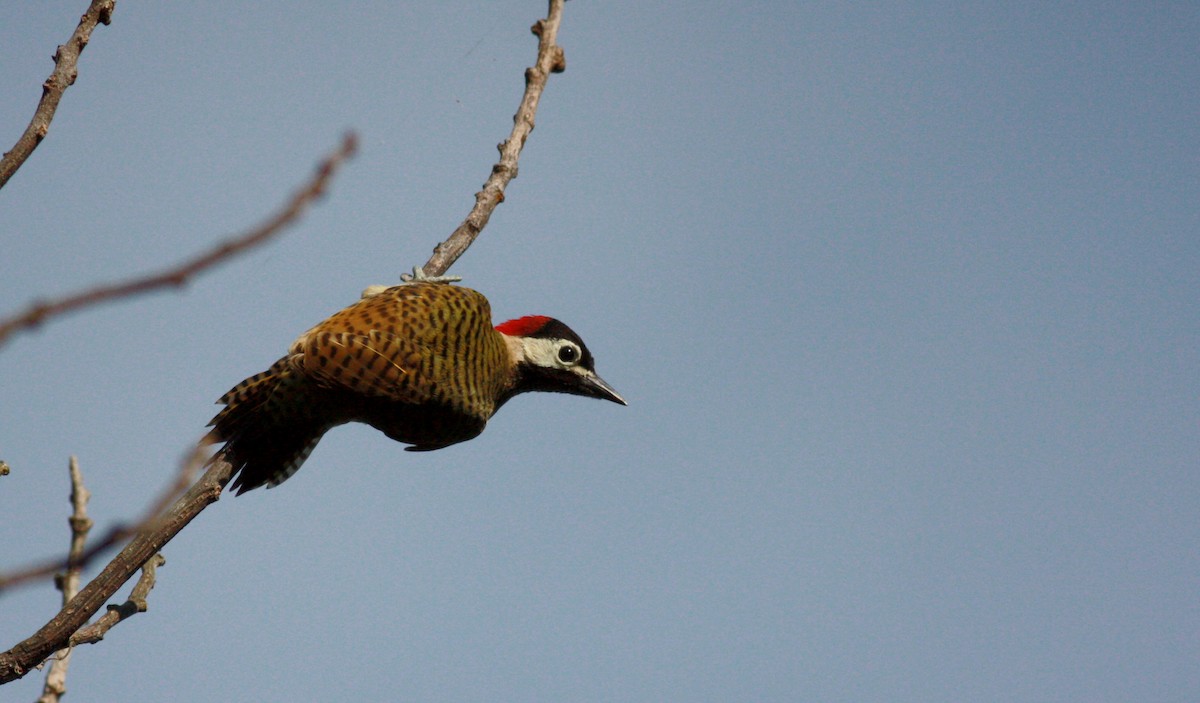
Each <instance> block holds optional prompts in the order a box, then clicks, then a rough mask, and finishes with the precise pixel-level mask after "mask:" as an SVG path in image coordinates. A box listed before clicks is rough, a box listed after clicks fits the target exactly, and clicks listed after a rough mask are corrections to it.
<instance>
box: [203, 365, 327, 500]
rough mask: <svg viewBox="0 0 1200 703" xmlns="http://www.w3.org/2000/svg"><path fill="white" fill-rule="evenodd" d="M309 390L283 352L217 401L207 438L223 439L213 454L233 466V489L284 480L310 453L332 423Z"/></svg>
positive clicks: (239, 490)
mask: <svg viewBox="0 0 1200 703" xmlns="http://www.w3.org/2000/svg"><path fill="white" fill-rule="evenodd" d="M312 395H313V392H312V391H311V389H309V388H308V387H307V386H306V385H305V382H304V381H303V380H302V379H300V378H298V377H297V376H296V375H295V372H294V371H292V370H291V369H290V368H289V366H288V363H287V358H286V357H284V358H283V359H280V360H279V361H277V362H275V364H274V365H272V366H271V368H269V369H267V370H266V371H263V372H262V373H258V374H255V375H253V376H251V377H250V378H247V379H246V380H244V381H242V382H241V383H239V384H237V385H236V386H234V387H233V388H231V389H230V390H229V392H228V393H226V394H225V395H223V396H221V399H220V400H218V401H217V402H218V403H223V404H224V405H225V408H224V409H223V410H221V412H219V413H217V416H216V417H214V418H213V419H212V422H210V423H208V424H209V426H210V427H212V431H211V432H209V434H208V437H207V438H206V439H207V441H208V442H210V443H213V444H216V443H220V442H224V443H225V446H224V447H222V448H221V450H220V451H219V452H217V454H216V455H215V457H214V460H215V459H217V458H222V459H225V460H226V461H228V462H229V463H230V465H232V466H233V471H234V476H235V477H236V478H235V480H234V481H233V484H232V489H233V490H235V491H237V493H238V494H239V495H240V494H242V493H245V492H246V491H249V490H253V489H255V488H258V487H259V486H264V485H265V486H268V487H270V486H277V485H279V484H280V483H283V482H284V481H286V480H287V479H288V477H290V476H291V475H292V474H294V473H296V471H297V470H298V469H299V468H300V465H301V464H303V463H304V460H305V459H307V458H308V455H309V454H311V453H312V450H313V448H315V447H316V446H317V442H319V441H320V440H321V436H322V435H324V434H325V431H326V430H328V429H329V427H330V426H331V425H329V424H328V420H322V419H318V418H317V414H316V412H315V410H317V408H316V407H315V403H314V401H315V399H314V398H312V397H311V396H312Z"/></svg>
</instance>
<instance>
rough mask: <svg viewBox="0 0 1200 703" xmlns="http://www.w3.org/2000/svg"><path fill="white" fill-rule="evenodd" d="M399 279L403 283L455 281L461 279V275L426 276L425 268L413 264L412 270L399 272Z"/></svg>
mask: <svg viewBox="0 0 1200 703" xmlns="http://www.w3.org/2000/svg"><path fill="white" fill-rule="evenodd" d="M400 280H401V281H404V282H405V283H455V282H458V281H461V280H462V276H426V275H425V269H423V268H421V267H420V266H413V272H412V273H402V274H400Z"/></svg>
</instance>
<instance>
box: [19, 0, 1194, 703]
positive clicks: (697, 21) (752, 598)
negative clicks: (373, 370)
mask: <svg viewBox="0 0 1200 703" xmlns="http://www.w3.org/2000/svg"><path fill="white" fill-rule="evenodd" d="M83 5H84V3H83V2H80V1H77V2H53V3H38V4H36V5H35V4H32V3H5V4H3V5H0V66H2V68H3V70H0V95H3V96H4V97H3V100H0V126H2V127H3V135H0V140H2V141H3V142H4V143H5V144H11V142H12V141H13V140H15V138H16V137H17V135H18V134H19V132H20V130H21V129H22V128H23V126H24V124H25V123H26V122H27V120H28V118H29V115H30V112H31V110H32V108H33V105H34V104H35V102H36V100H37V97H38V95H39V90H40V88H39V86H40V83H41V81H42V80H43V79H44V78H45V76H46V75H47V74H48V73H49V71H50V68H51V64H50V61H49V56H50V54H51V53H52V52H53V47H54V45H55V44H57V43H60V42H62V41H63V40H64V39H65V38H66V37H67V36H68V35H69V33H70V30H71V28H72V27H73V25H74V22H75V20H76V19H77V17H78V15H79V13H80V12H81V11H82V9H83ZM543 11H544V7H543V4H542V3H541V2H503V3H501V2H496V3H486V4H479V3H425V4H417V5H415V6H413V7H408V8H405V7H399V6H398V4H397V3H371V4H366V3H364V4H354V5H349V6H336V5H330V4H329V3H287V4H286V5H284V4H267V3H261V4H250V5H248V4H245V3H212V4H203V3H127V2H122V3H119V5H118V8H117V12H116V15H115V18H114V23H113V24H112V26H110V27H104V28H101V29H100V30H98V31H97V33H96V35H95V36H94V38H93V42H92V44H91V45H90V46H89V47H88V48H87V50H86V51H85V53H84V55H83V59H82V62H81V66H80V72H81V76H80V79H79V82H78V83H77V84H76V85H75V86H74V87H73V88H71V90H70V91H68V93H67V96H66V98H65V100H64V102H63V104H62V106H61V108H60V110H59V115H58V117H57V119H56V121H55V123H54V125H53V127H52V130H51V133H50V137H49V138H48V139H47V141H46V142H45V143H44V144H43V145H42V146H41V147H40V148H39V150H38V151H37V152H36V153H35V155H34V156H33V158H32V159H31V160H30V161H29V163H27V164H26V166H25V167H24V168H23V169H22V170H21V171H20V173H19V174H18V175H17V176H16V177H15V178H14V179H13V180H12V181H11V182H10V183H9V184H8V186H7V187H6V188H5V189H4V190H3V191H0V242H2V243H3V254H2V256H0V262H2V263H0V272H2V278H0V297H2V298H3V300H5V301H6V303H5V305H4V308H5V309H6V310H11V309H15V308H17V307H18V306H20V305H22V304H24V303H25V302H27V301H28V300H30V299H31V298H33V297H35V296H43V295H53V294H56V293H60V292H65V291H69V290H73V289H76V288H78V287H80V286H83V285H87V284H90V283H94V282H98V281H104V280H111V279H114V278H120V277H123V276H126V275H129V274H132V273H136V272H140V271H146V270H149V269H152V268H154V267H157V266H159V265H161V264H163V263H165V262H169V261H173V260H176V259H178V258H180V257H182V256H184V255H186V254H188V253H191V252H196V251H199V250H200V249H202V248H204V247H206V246H208V245H209V244H211V243H212V242H213V241H215V240H217V239H218V238H221V237H223V236H226V235H228V234H230V233H232V232H235V231H238V230H240V229H242V228H244V227H245V226H247V225H248V224H250V223H252V222H255V221H256V220H257V219H259V218H261V217H262V216H263V215H265V214H266V213H267V212H268V211H269V210H270V209H271V208H273V207H274V206H275V205H276V204H277V203H279V202H280V201H281V200H282V198H283V197H284V196H285V195H286V194H287V193H288V192H289V191H290V189H291V188H293V187H294V186H295V185H296V184H298V183H299V182H300V181H301V180H303V178H305V177H306V176H307V174H308V173H309V172H310V169H311V168H312V166H313V164H314V163H315V161H316V159H317V158H318V157H319V155H320V154H321V153H323V152H325V151H327V150H328V149H330V148H331V147H332V146H333V145H334V144H335V143H336V141H337V139H338V138H339V135H340V134H341V133H342V131H343V130H345V129H347V128H354V129H356V130H357V131H358V132H359V134H360V136H361V139H362V151H361V155H360V156H359V157H358V158H357V159H356V160H355V161H354V162H353V163H352V164H350V165H349V167H348V168H347V169H346V170H345V171H344V172H343V173H342V175H340V176H339V177H338V179H337V181H336V183H335V185H334V188H333V190H332V192H331V193H330V194H329V196H328V197H327V198H326V199H325V200H324V201H323V202H322V203H321V204H320V206H319V207H318V208H317V209H315V210H314V211H313V212H312V214H311V215H310V216H309V217H308V218H307V219H305V220H304V222H303V224H302V225H301V226H300V227H298V228H296V229H294V230H292V231H290V232H289V233H288V234H287V235H286V237H285V238H283V239H282V240H280V241H278V242H277V243H274V244H272V245H270V246H268V247H266V248H265V249H262V250H259V251H257V252H255V253H253V254H252V255H250V256H247V257H245V258H243V259H240V260H238V261H237V262H236V263H233V264H231V265H229V266H226V267H225V268H222V269H220V270H218V271H216V272H215V273H212V274H210V275H208V276H206V277H204V278H203V279H200V280H198V281H197V282H196V283H195V284H194V285H192V286H190V287H189V288H188V289H187V290H186V291H184V292H183V293H182V294H161V295H155V296H152V297H148V298H145V299H141V300H138V301H136V302H132V303H129V304H125V305H120V306H113V307H106V308H103V309H99V310H96V311H93V312H91V313H89V314H86V315H79V316H74V317H71V318H68V319H65V320H61V321H58V322H55V323H54V324H51V325H48V326H46V327H45V328H44V329H42V330H40V331H37V332H35V333H33V334H26V335H23V336H21V337H19V338H17V339H16V340H15V341H13V342H12V343H11V344H9V345H8V346H6V347H5V348H4V349H3V350H0V384H2V385H0V388H2V390H3V399H2V401H0V458H2V459H4V460H6V461H8V462H9V463H10V464H12V466H13V469H14V473H13V474H12V475H11V476H8V477H6V478H4V479H2V480H0V515H3V521H2V525H0V564H3V565H11V564H13V563H18V562H21V561H24V560H25V559H26V558H29V557H32V556H35V555H45V554H49V553H54V552H57V551H60V550H61V549H62V548H64V547H65V544H66V525H65V516H66V512H67V509H68V506H67V503H66V500H65V496H66V487H67V484H66V471H65V467H66V457H67V455H68V454H70V453H75V454H77V455H79V457H80V460H81V462H82V465H83V468H84V470H85V472H86V475H87V478H88V482H89V485H90V487H91V488H92V490H93V491H94V493H95V496H94V498H93V501H92V514H93V516H94V517H95V518H96V519H97V520H98V522H99V523H100V524H101V525H105V524H109V523H111V522H112V521H114V520H118V519H122V518H126V517H128V516H130V515H134V514H136V513H137V512H138V511H139V510H140V509H141V508H142V507H143V506H144V505H145V503H146V502H147V501H148V500H149V499H150V497H151V496H153V495H155V494H156V493H157V491H158V490H159V489H160V487H161V486H162V485H163V484H164V482H165V481H167V480H168V478H169V476H170V475H171V472H172V470H173V467H174V466H175V464H176V462H177V460H178V458H179V457H180V456H181V455H182V454H183V452H184V451H185V449H186V447H187V445H188V443H189V441H191V440H193V439H194V438H195V437H197V436H198V435H199V433H200V432H201V430H202V428H203V426H204V424H205V423H206V422H207V421H208V419H209V418H210V417H211V415H212V413H213V412H214V410H215V407H214V406H213V405H212V402H213V401H214V400H215V399H216V398H217V397H218V396H219V395H221V393H223V392H224V391H225V390H226V389H227V388H228V387H229V386H231V385H232V384H234V383H236V382H237V381H238V380H240V379H241V378H243V377H244V376H246V375H249V374H251V373H254V372H256V371H259V370H261V369H262V368H264V367H265V366H266V365H268V364H269V363H270V362H271V361H273V360H274V359H275V358H277V357H278V356H279V354H280V353H281V352H282V351H283V350H284V349H286V347H287V344H288V343H289V342H290V341H291V339H292V338H293V337H294V336H295V335H296V334H298V333H299V332H301V331H303V330H304V329H306V328H307V327H308V326H309V325H311V324H312V323H314V322H315V321H317V320H319V319H320V318H322V317H323V316H324V315H326V314H328V313H329V312H331V311H333V310H335V309H337V308H338V307H340V306H342V305H344V304H346V303H348V302H350V301H352V300H354V299H355V297H356V296H357V294H358V292H359V291H360V290H361V289H362V288H363V287H364V286H366V285H368V284H373V283H380V282H390V281H394V280H395V279H396V277H397V275H398V274H399V273H400V272H401V271H402V270H404V269H405V268H406V267H408V266H411V265H412V264H414V263H419V262H420V261H423V260H424V259H425V257H426V256H427V254H428V252H429V250H430V248H431V247H432V245H433V244H434V243H435V242H436V241H438V240H440V239H442V238H444V236H445V235H446V234H447V233H448V232H449V231H450V230H451V229H452V228H453V227H454V226H455V225H456V224H457V223H458V222H459V220H460V219H461V218H462V216H463V215H464V214H465V213H466V211H467V209H468V208H469V206H470V204H471V202H472V199H471V196H472V194H473V193H474V192H475V190H476V189H477V188H478V186H479V184H480V183H482V181H483V179H484V177H485V176H486V174H487V170H488V168H489V166H490V164H491V163H492V161H493V160H494V158H495V151H494V148H493V147H494V144H495V143H496V142H497V141H499V140H500V139H501V138H502V137H503V136H504V135H505V134H506V133H507V130H508V127H509V124H510V123H509V118H510V116H511V115H512V113H513V110H514V108H515V106H516V102H517V99H518V97H519V92H520V90H521V87H522V78H521V73H522V70H523V69H524V67H525V66H526V65H528V64H529V62H530V61H531V59H532V55H533V50H534V43H533V39H532V37H531V36H530V35H529V34H528V26H529V25H530V24H531V23H532V22H533V20H534V19H536V18H537V17H538V16H540V14H541V13H542V12H543ZM1197 36H1200V13H1198V12H1197V9H1196V8H1195V7H1194V6H1192V5H1188V4H1186V3H1182V4H1168V5H1164V4H1156V5H1142V4H1129V3H1084V4H1075V5H1070V6H1061V5H1060V6H1046V5H1045V4H1038V3H1025V4H1013V3H1007V4H1004V5H1003V6H1001V5H997V4H994V3H970V4H950V3H947V4H941V3H939V4H933V3H892V4H889V5H887V6H886V7H872V6H863V7H847V6H845V5H844V4H840V3H829V4H818V5H807V4H799V3H796V4H792V3H771V4H769V3H759V4H755V3H751V4H747V3H644V2H589V1H583V0H580V1H577V2H572V3H570V4H569V5H568V7H567V12H566V19H565V22H564V26H563V29H562V33H561V36H560V40H561V43H562V44H563V46H564V47H565V49H566V53H567V62H568V70H567V72H566V73H565V74H563V75H561V76H555V77H554V78H553V79H552V81H551V84H550V87H549V89H548V91H547V93H546V95H545V98H544V100H543V103H542V109H541V111H540V112H539V115H538V123H537V125H538V126H537V129H536V130H535V132H534V133H533V136H532V137H531V139H530V141H529V144H528V148H527V150H526V152H525V154H524V156H523V158H522V161H521V173H520V177H519V178H518V179H517V180H516V181H515V182H514V183H513V185H512V187H511V188H510V190H509V192H508V200H507V202H506V203H504V204H503V205H502V206H500V208H499V210H498V211H497V213H496V215H495V217H494V218H493V219H492V222H491V224H490V225H489V227H488V229H487V230H486V232H485V234H484V236H483V237H482V238H481V239H480V240H479V241H478V243H477V244H476V245H475V246H474V247H473V248H472V249H471V250H470V252H469V253H468V254H467V256H466V257H465V258H464V259H462V260H461V261H460V262H459V264H458V265H457V266H456V268H455V272H456V273H459V274H462V275H464V276H466V277H467V281H466V283H467V284H469V285H471V286H473V287H475V288H477V289H479V290H481V291H483V292H484V293H485V294H487V295H488V296H489V298H490V299H491V301H492V304H493V308H494V310H495V311H496V315H497V316H499V317H512V316H517V315H521V314H528V313H545V314H552V315H556V316H558V317H560V318H562V319H564V320H565V321H567V322H568V323H569V324H570V325H572V326H573V327H574V328H575V329H576V330H577V331H578V332H579V333H580V334H581V335H583V337H584V338H585V339H586V340H587V341H588V343H589V346H590V347H591V348H592V350H593V352H594V353H595V354H596V357H597V359H598V369H599V370H600V372H601V374H602V375H603V376H604V377H605V378H606V379H608V380H609V381H610V382H612V383H613V384H614V385H615V386H616V387H617V388H618V389H619V390H620V391H621V392H622V393H623V394H624V395H625V396H626V397H627V398H628V399H629V400H630V407H628V408H619V407H617V406H614V405H611V404H602V403H598V402H591V401H587V400H584V399H580V398H572V397H565V396H561V397H560V396H539V397H522V398H520V399H518V400H516V401H514V402H513V403H511V404H509V405H508V406H506V407H505V408H504V410H503V411H502V412H501V413H500V414H499V415H498V416H497V417H496V418H495V420H494V421H493V422H492V424H491V425H490V426H489V428H488V430H487V431H486V432H485V433H484V434H483V435H482V436H481V437H479V438H478V439H476V440H473V441H472V442H469V443H467V444H463V445H460V446H457V447H454V448H451V449H447V450H444V451H440V452H434V453H430V454H422V455H413V454H406V453H404V452H402V451H401V446H400V445H398V444H395V443H392V442H390V441H389V440H387V439H386V438H384V437H383V436H382V435H379V434H378V433H376V432H374V431H373V430H370V429H367V428H361V427H347V428H341V429H338V430H336V431H334V432H332V433H331V434H330V435H329V436H328V437H327V438H326V439H325V440H324V441H323V442H322V443H321V445H320V446H319V447H318V449H317V451H316V452H315V453H314V454H313V456H312V458H311V459H310V460H309V462H308V463H307V464H306V465H305V467H304V468H303V470H302V471H301V472H300V473H299V474H298V475H297V476H296V477H295V478H294V479H292V480H291V481H289V482H288V483H287V484H285V485H284V486H283V487H281V488H279V489H276V490H271V491H258V492H255V493H254V494H249V495H247V496H243V497H241V498H238V499H236V500H235V499H226V500H222V501H221V502H220V503H218V504H217V505H215V506H213V507H212V508H210V509H209V510H207V511H206V512H205V513H204V514H203V515H202V516H201V517H200V518H199V520H198V521H197V522H196V523H195V524H193V525H192V526H190V527H189V528H188V529H187V530H185V531H184V533H183V534H182V535H181V536H180V537H179V538H178V539H176V540H175V541H174V542H172V543H171V544H170V545H169V547H168V548H167V550H166V555H167V558H168V564H167V566H166V567H165V568H164V569H163V570H162V572H161V579H160V583H159V586H158V588H157V589H156V590H155V592H154V594H153V596H152V598H151V611H150V612H149V613H148V614H146V615H144V616H140V617H138V618H137V619H135V620H133V621H130V622H128V623H126V624H124V625H122V626H121V627H119V628H117V629H116V630H114V631H113V632H112V633H111V635H110V636H109V638H108V639H107V640H106V641H105V642H104V643H103V644H101V645H99V646H96V647H89V648H86V649H84V650H82V651H81V652H80V653H79V656H78V657H77V658H76V659H75V660H74V662H73V664H72V671H71V694H70V698H71V700H73V701H91V700H97V701H98V700H122V699H125V700H129V699H146V700H153V699H163V698H168V697H169V698H171V699H175V700H214V699H235V700H236V699H250V698H255V699H259V698H278V699H300V700H331V699H334V700H336V699H344V698H348V697H352V696H356V697H362V698H384V699H401V700H589V701H591V700H614V701H616V700H620V701H659V700H678V701H697V700H713V701H718V700H779V701H783V700H789V701H790V700H878V701H960V700H976V701H988V700H994V701H1011V700H1056V701H1066V700H1079V701H1083V700H1087V701H1096V700H1158V701H1172V700H1178V701H1193V700H1196V698H1197V697H1198V696H1200V674H1198V673H1197V671H1200V669H1198V668H1197V666H1196V662H1197V657H1198V655H1200V611H1198V610H1197V605H1196V603H1197V601H1196V589H1197V584H1198V583H1200V559H1198V558H1197V554H1196V545H1197V544H1200V507H1198V506H1200V501H1198V498H1200V495H1198V479H1197V477H1196V469H1197V463H1198V462H1197V459H1198V458H1200V431H1198V430H1200V380H1198V379H1200V351H1198V350H1200V311H1198V306H1197V298H1198V295H1197V293H1198V291H1197V279H1198V274H1197V272H1198V271H1200V234H1198V233H1200V206H1198V204H1197V203H1198V202H1200V201H1198V199H1197V193H1200V160H1198V159H1197V157H1196V155H1197V149H1198V147H1200V122H1198V121H1197V119H1196V115H1197V114H1200V104H1198V103H1200V101H1198V99H1197V87H1196V86H1198V85H1200V58H1198V54H1197V52H1196V38H1197ZM55 597H56V593H54V592H53V591H52V590H51V588H50V587H49V586H48V585H47V586H44V587H39V588H33V589H26V590H23V591H21V592H19V593H16V594H10V595H6V596H4V597H3V599H0V637H2V639H3V642H0V644H4V645H8V644H11V643H12V642H14V641H16V640H17V639H19V638H20V637H23V636H24V635H26V634H27V633H29V632H31V631H32V630H33V629H35V628H36V626H38V625H40V624H41V623H42V622H44V620H45V619H46V617H47V616H48V615H49V613H50V612H51V611H52V610H53V608H54V601H55ZM38 678H39V677H37V676H34V675H31V676H29V677H27V679H28V680H27V681H23V682H21V683H19V684H14V685H12V686H10V687H6V689H5V696H4V698H5V699H6V700H7V699H8V697H9V696H10V695H11V696H12V698H13V699H14V700H17V699H22V697H23V698H25V699H32V698H34V697H36V696H35V689H36V688H37V686H39V685H40V683H38Z"/></svg>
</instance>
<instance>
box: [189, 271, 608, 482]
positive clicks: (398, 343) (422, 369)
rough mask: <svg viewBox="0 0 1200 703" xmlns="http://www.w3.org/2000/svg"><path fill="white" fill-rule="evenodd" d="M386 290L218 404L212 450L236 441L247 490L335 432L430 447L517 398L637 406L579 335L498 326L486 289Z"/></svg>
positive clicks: (368, 296) (465, 434)
mask: <svg viewBox="0 0 1200 703" xmlns="http://www.w3.org/2000/svg"><path fill="white" fill-rule="evenodd" d="M416 274H417V275H416V276H415V277H414V276H405V277H404V280H406V281H407V282H405V283H402V284H400V285H397V286H392V287H390V288H382V287H379V286H376V287H374V288H369V289H367V290H366V291H365V292H364V293H363V298H362V299H361V300H359V301H358V302H356V303H354V304H353V305H351V306H349V307H347V308H345V309H343V310H341V311H339V312H337V313H334V314H333V315H331V316H330V317H328V318H327V319H326V320H325V321H323V322H321V323H320V324H318V325H317V326H315V327H313V328H312V329H310V330H308V331H307V332H305V333H304V334H302V335H300V337H299V338H298V339H297V340H296V341H295V342H293V343H292V345H291V347H290V348H289V350H288V353H287V356H284V357H283V358H282V359H280V360H279V361H276V362H275V363H274V364H273V365H272V366H271V368H269V369H267V370H266V371H263V372H262V373H258V374H255V375H253V376H251V377H250V378H247V379H246V380H244V381H242V382H241V383H239V384H237V385H236V386H234V387H233V388H232V389H230V390H229V392H228V393H226V394H225V395H223V396H221V398H220V400H218V401H217V402H218V403H219V404H223V405H224V406H225V407H224V408H223V409H222V410H221V411H220V412H219V413H217V416H216V417H214V418H213V419H212V422H210V423H209V426H210V427H212V431H211V432H210V433H209V435H208V437H207V438H206V441H207V442H208V443H220V442H224V447H223V448H222V449H221V450H220V451H219V452H218V453H217V455H216V457H222V458H224V459H225V460H227V461H228V462H229V463H230V464H231V465H232V466H233V470H234V474H235V476H236V480H235V481H234V483H233V486H232V490H236V491H237V493H238V494H239V495H240V494H242V493H245V492H246V491H249V490H252V489H255V488H258V487H259V486H264V485H265V486H267V487H272V486H277V485H279V484H280V483H283V482H284V481H285V480H287V479H288V478H289V477H290V476H291V475H292V474H294V473H296V471H297V470H298V469H299V468H300V465H301V464H303V463H304V460H305V459H307V458H308V455H309V454H311V453H312V450H313V448H315V447H316V446H317V442H319V441H320V439H321V437H322V436H323V435H324V434H325V433H326V432H327V431H329V430H330V429H331V428H333V427H336V426H338V425H342V424H345V423H347V422H363V423H366V424H368V425H370V426H372V427H374V428H376V429H378V430H380V431H381V432H383V433H384V434H385V435H387V436H388V437H390V438H392V439H394V440H396V441H397V442H402V443H404V444H408V445H410V446H408V447H406V448H405V449H407V450H408V451H429V450H433V449H441V448H442V447H447V446H449V445H451V444H456V443H458V442H464V441H466V440H468V439H471V438H473V437H475V436H477V435H478V434H479V433H480V432H482V431H483V428H484V426H485V425H486V424H487V421H488V419H490V418H491V417H492V415H493V414H495V412H496V411H497V410H498V409H500V406H502V405H504V403H506V402H507V401H508V400H509V399H510V398H512V397H513V396H515V395H517V394H519V393H524V392H526V391H549V392H557V393H571V394H574V395H582V396H588V397H592V398H601V399H604V400H610V401H612V402H614V403H620V404H621V405H625V404H626V403H625V399H624V398H622V397H621V396H620V394H618V393H617V392H616V391H615V390H614V389H613V388H612V386H610V385H608V383H606V382H605V381H604V380H603V379H601V378H600V377H599V376H597V375H596V370H595V362H594V360H593V358H592V354H591V352H589V351H588V348H587V346H586V345H585V344H584V343H583V340H582V339H580V338H579V335H577V334H575V333H574V332H573V331H571V329H570V328H569V327H567V326H566V325H565V324H563V323H562V322H559V321H558V320H555V319H553V318H550V317H545V316H541V315H531V316H528V317H522V318H519V319H515V320H509V321H508V322H505V323H502V324H500V325H496V326H495V327H493V326H492V321H491V320H492V314H491V308H490V306H489V305H488V301H487V298H485V297H483V295H482V294H480V293H478V292H476V291H474V290H471V289H470V288H464V287H461V286H454V285H450V283H449V281H451V280H457V279H456V278H451V277H445V279H443V278H427V277H425V276H424V275H422V274H421V272H420V270H419V269H418V270H416Z"/></svg>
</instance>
